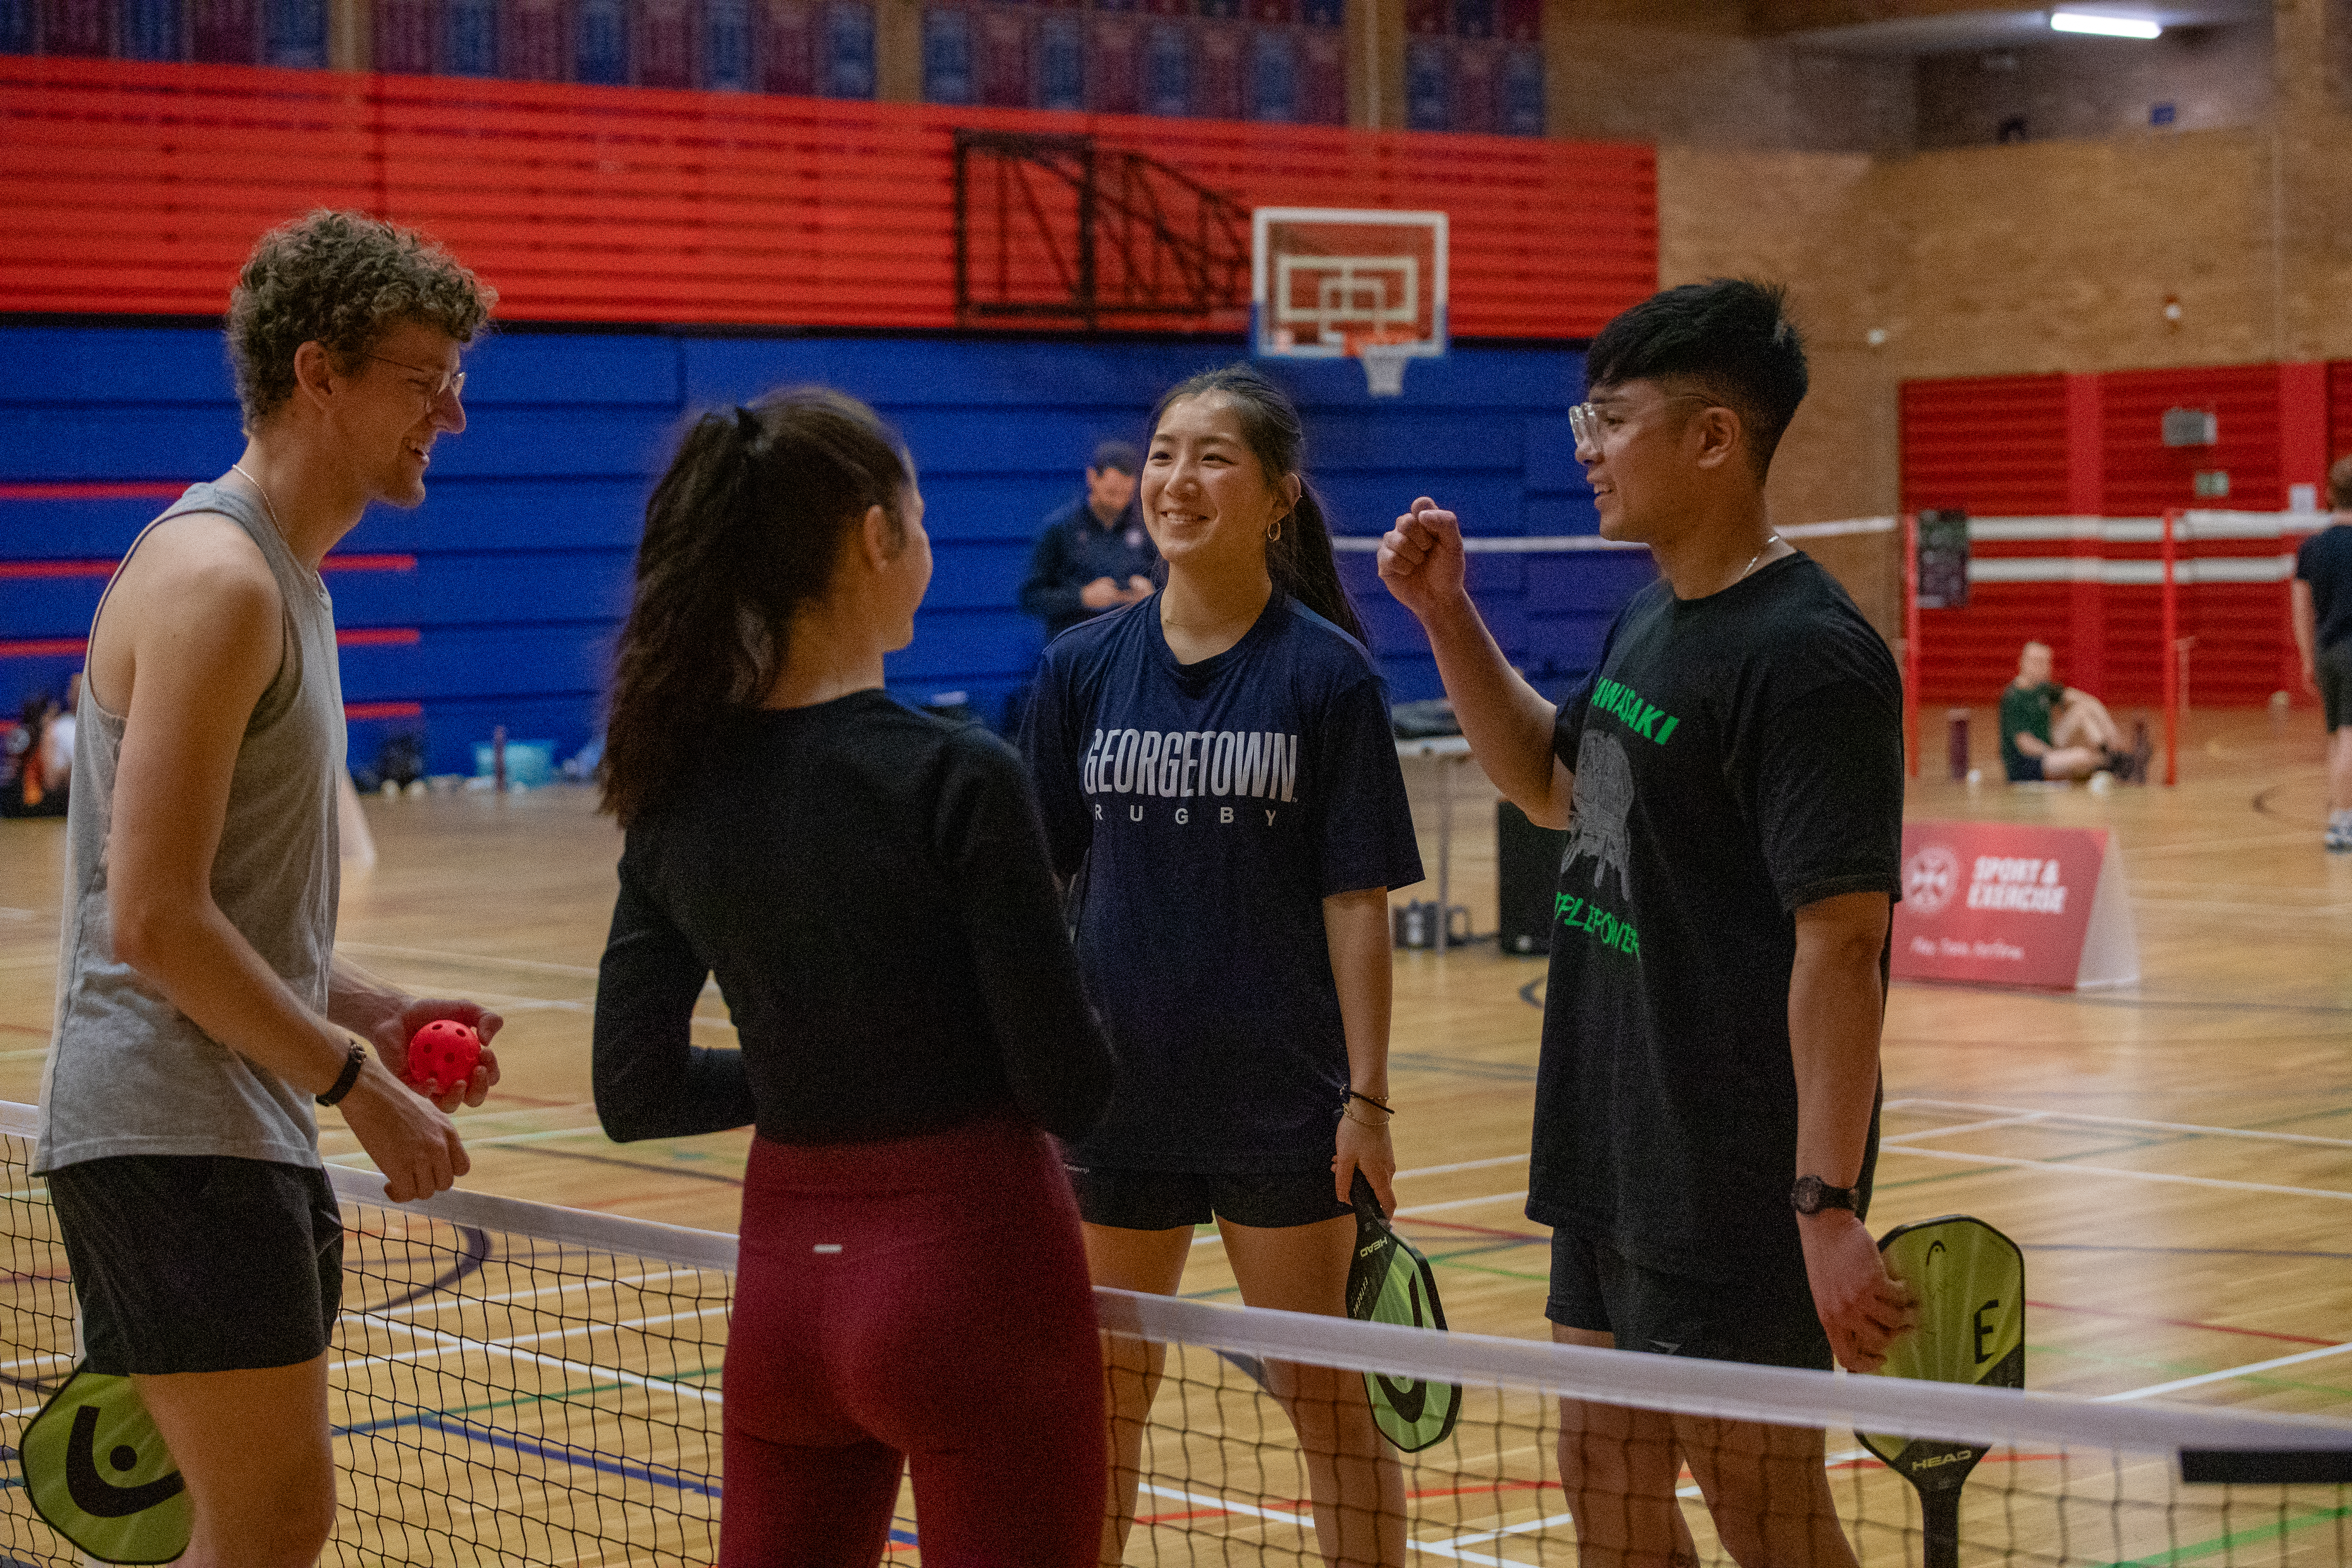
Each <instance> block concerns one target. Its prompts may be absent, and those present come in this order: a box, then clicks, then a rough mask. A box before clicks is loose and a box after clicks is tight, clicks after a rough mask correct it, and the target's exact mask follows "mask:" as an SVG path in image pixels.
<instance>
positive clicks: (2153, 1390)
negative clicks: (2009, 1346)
mask: <svg viewBox="0 0 2352 1568" xmlns="http://www.w3.org/2000/svg"><path fill="white" fill-rule="evenodd" d="M2347 1351H2352V1341H2347V1342H2345V1343H2343V1344H2340V1345H2327V1346H2325V1347H2323V1348H2322V1349H2319V1350H2315V1351H2297V1352H2295V1353H2294V1354H2293V1355H2283V1356H2273V1358H2271V1359H2270V1360H2269V1361H2257V1362H2249V1363H2246V1364H2245V1365H2243V1366H2232V1367H2226V1368H2224V1369H2223V1370H2221V1371H2220V1372H2205V1373H2198V1374H2197V1375H2196V1376H2195V1377H2177V1378H2174V1379H2173V1380H2172V1381H2171V1382H2170V1383H2154V1384H2149V1385H2148V1386H2147V1387H2146V1388H2134V1389H2130V1390H2127V1391H2126V1392H2125V1393H2122V1394H2098V1395H2095V1396H2094V1397H2093V1399H2092V1401H2091V1403H2092V1404H2094V1405H2120V1404H2123V1403H2124V1402H2125V1401H2126V1400H2131V1399H2153V1398H2155V1397H2156V1396H2157V1395H2158V1394H2172V1393H2177V1392H2178V1391H2179V1390H2180V1389H2184V1388H2200V1387H2202V1386H2204V1385H2205V1384H2209V1383H2226V1382H2228V1381H2229V1380H2230V1379H2231V1378H2233V1377H2252V1376H2253V1375H2254V1374H2255V1373H2263V1372H2273V1371H2276V1370H2277V1369H2278V1368H2280V1367H2283V1366H2294V1365H2297V1364H2299V1363H2303V1362H2307V1361H2325V1360H2326V1359H2327V1358H2328V1357H2329V1356H2336V1355H2342V1354H2344V1353H2345V1352H2347Z"/></svg>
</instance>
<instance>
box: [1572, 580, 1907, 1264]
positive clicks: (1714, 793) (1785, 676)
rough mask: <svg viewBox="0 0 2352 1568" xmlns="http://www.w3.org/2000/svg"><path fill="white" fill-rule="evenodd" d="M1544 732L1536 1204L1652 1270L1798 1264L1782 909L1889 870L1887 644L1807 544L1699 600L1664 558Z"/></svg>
mask: <svg viewBox="0 0 2352 1568" xmlns="http://www.w3.org/2000/svg"><path fill="white" fill-rule="evenodd" d="M1552 749H1553V752H1554V753H1555V754H1556V755H1557V756H1558V757H1559V760H1560V761H1561V762H1562V763H1566V764H1568V766H1569V767H1570V769H1572V770H1573V771H1574V773H1575V774H1576V791H1575V797H1574V805H1573V808H1572V814H1571V816H1570V824H1569V836H1568V842H1567V848H1566V853H1565V855H1564V857H1563V858H1562V860H1561V864H1560V876H1559V895H1558V899H1557V901H1556V904H1555V916H1556V918H1557V920H1558V921H1559V929H1557V930H1556V931H1553V933H1552V944H1551V978H1550V982H1549V986H1550V989H1549V994H1547V995H1546V997H1545V1002H1544V1033H1543V1053H1542V1057H1541V1058H1540V1060H1539V1063H1538V1068H1537V1074H1536V1118H1535V1147H1534V1153H1533V1158H1532V1161H1531V1169H1530V1171H1529V1173H1528V1218H1530V1219H1533V1220H1537V1221H1538V1222H1540V1223H1542V1224H1545V1225H1550V1226H1573V1227H1575V1228H1577V1229H1579V1230H1581V1231H1584V1232H1586V1233H1588V1234H1591V1235H1596V1236H1601V1237H1607V1238H1609V1239H1610V1240H1612V1242H1613V1243H1614V1244H1615V1245H1616V1247H1617V1248H1618V1250H1619V1251H1621V1252H1622V1253H1623V1254H1624V1255H1625V1256H1626V1257H1627V1258H1632V1259H1633V1261H1634V1262H1636V1263H1638V1264H1640V1265H1642V1266H1643V1268H1652V1269H1656V1270H1658V1271H1660V1272H1662V1273H1666V1274H1674V1275H1680V1276H1682V1277H1685V1278H1687V1279H1741V1278H1745V1279H1751V1280H1753V1279H1758V1278H1759V1277H1769V1278H1776V1279H1789V1278H1790V1277H1791V1276H1792V1275H1793V1278H1794V1279H1797V1280H1800V1281H1801V1280H1802V1279H1803V1278H1804V1274H1803V1269H1804V1256H1803V1249H1802V1246H1801V1242H1800V1241H1799V1239H1798V1236H1797V1224H1796V1220H1795V1218H1794V1216H1793V1215H1792V1212H1791V1211H1790V1207H1789V1189H1790V1185H1791V1184H1793V1183H1794V1182H1795V1180H1796V1178H1797V1177H1798V1176H1799V1175H1800V1174H1802V1173H1801V1172H1800V1171H1798V1170H1797V1169H1796V1152H1797V1080H1796V1070H1795V1068H1794V1065H1793V1063H1792V1061H1791V1059H1790V1042H1789V977H1790V968H1791V966H1792V965H1793V964H1794V963H1795V961H1796V953H1797V935H1796V920H1795V913H1796V911H1797V910H1799V909H1801V908H1802V907H1803V906H1805V905H1807V904H1810V903H1814V902H1817V901H1818V900H1822V899H1827V898H1832V897H1835V896H1836V895H1838V894H1841V893H1855V892H1874V893H1887V894H1895V893H1897V892H1898V891H1899V890H1900V888H1901V885H1902V884H1901V868H1902V855H1903V688H1902V680H1901V677H1900V676H1899V675H1898V674H1897V673H1896V670H1895V660H1894V658H1893V656H1892V655H1890V654H1889V653H1888V652H1887V650H1886V644H1885V641H1884V640H1883V639H1881V638H1880V637H1879V635H1878V634H1877V633H1876V632H1875V631H1874V630H1872V629H1871V626H1870V623H1869V622H1867V621H1865V620H1864V619H1863V617H1862V614H1861V612H1860V611H1858V610H1856V609H1855V608H1854V606H1853V600H1851V599H1849V598H1847V597H1846V595H1845V591H1844V590H1843V589H1842V588H1840V587H1839V586H1838V585H1837V583H1836V581H1835V580H1834V579H1832V577H1831V576H1830V575H1829V574H1828V573H1826V572H1824V571H1822V568H1821V567H1820V566H1819V565H1817V564H1815V563H1814V562H1813V561H1812V560H1811V558H1810V557H1808V556H1805V555H1802V554H1796V555H1790V556H1786V557H1784V558H1782V559H1781V560H1779V561H1775V562H1773V563H1771V564H1770V565H1769V566H1765V567H1762V568H1760V569H1759V570H1758V571H1757V572H1756V573H1755V574H1753V575H1752V576H1750V577H1748V579H1747V580H1746V581H1744V582H1740V583H1735V584H1732V585H1731V586H1730V587H1728V588H1726V589H1724V590H1723V591H1722V592H1721V593H1718V594H1714V595H1708V596H1707V597H1706V598H1702V599H1677V598H1675V594H1674V590H1673V588H1672V587H1671V586H1670V585H1669V584H1667V583H1666V582H1665V581H1664V579H1660V580H1659V581H1657V582H1655V583H1653V584H1650V586H1648V587H1647V588H1645V589H1643V591H1642V592H1641V593H1640V594H1639V595H1635V597H1634V599H1633V603H1632V604H1630V605H1626V607H1625V610H1624V612H1623V613H1622V615H1620V616H1618V617H1617V622H1616V624H1615V625H1614V626H1612V627H1611V628H1610V630H1609V637H1608V640H1607V641H1606V642H1605V643H1604V644H1603V646H1602V648H1601V668H1600V669H1599V670H1598V671H1596V672H1595V674H1594V676H1593V677H1592V679H1591V680H1590V681H1588V682H1587V683H1586V684H1585V686H1584V687H1583V688H1582V689H1580V690H1579V691H1577V692H1575V693H1573V694H1572V695H1570V698H1569V700H1567V701H1566V702H1564V703H1562V704H1561V705H1560V710H1559V723H1558V728H1557V729H1556V731H1555V732H1554V735H1553V741H1552ZM1881 963H1882V971H1881V974H1882V980H1883V978H1884V968H1883V964H1884V955H1883V954H1882V960H1881ZM1872 1134H1873V1136H1872V1140H1871V1143H1872V1148H1871V1158H1866V1159H1865V1161H1864V1168H1863V1177H1862V1184H1863V1187H1864V1205H1865V1206H1866V1205H1867V1191H1868V1187H1869V1184H1870V1177H1871V1164H1872V1163H1873V1161H1874V1156H1875V1152H1876V1150H1875V1145H1876V1136H1875V1134H1876V1121H1875V1118H1874V1119H1873V1124H1872ZM1822 1174H1824V1175H1828V1174H1831V1173H1827V1172H1824V1173H1822Z"/></svg>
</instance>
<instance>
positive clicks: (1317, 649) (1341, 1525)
mask: <svg viewBox="0 0 2352 1568" xmlns="http://www.w3.org/2000/svg"><path fill="white" fill-rule="evenodd" d="M1301 445H1302V433H1301V430H1300V426H1299V420H1298V413H1297V409H1296V408H1295V407H1293V406H1292V405H1291V403H1290V400H1289V399H1288V398H1287V397H1286V396H1285V395H1283V393H1282V392H1281V390H1280V389H1279V388H1277V387H1276V386H1275V385H1274V384H1272V383H1271V382H1268V381H1267V380H1266V379H1265V377H1263V376H1261V375H1260V374H1257V372H1255V370H1252V369H1250V368H1249V367H1247V366H1241V365H1237V366H1234V367H1231V368H1228V369H1224V370H1218V371H1212V372H1209V373H1206V374H1202V375H1198V376H1195V377H1193V378H1192V380H1190V381H1188V382H1185V383H1184V384H1182V385H1181V386H1179V387H1177V388H1176V389H1175V390H1174V391H1172V392H1171V393H1170V394H1169V395H1167V396H1166V397H1165V398H1163V399H1162V400H1161V401H1160V408H1159V410H1158V412H1157V414H1156V415H1155V416H1154V418H1153V431H1152V437H1151V446H1150V452H1149V454H1148V455H1147V456H1146V458H1145V459H1144V465H1143V475H1142V510H1143V519H1144V525H1145V526H1146V527H1147V528H1149V529H1150V531H1151V537H1152V541H1153V542H1154V543H1155V544H1157V545H1158V546H1159V548H1160V555H1161V556H1162V557H1163V558H1164V559H1165V560H1166V562H1167V565H1168V584H1167V586H1166V588H1165V589H1163V590H1162V591H1161V592H1160V593H1158V594H1156V595H1153V596H1152V597H1150V598H1149V599H1146V600H1144V601H1142V602H1141V603H1139V604H1137V605H1131V606H1129V608H1127V609H1124V610H1117V611H1113V612H1111V613H1110V614H1108V615H1105V616H1098V617H1097V618H1096V619H1094V620H1091V621H1088V622H1086V623H1084V624H1083V625H1081V626H1076V627H1074V628H1072V629H1071V630H1069V631H1067V632H1066V633H1064V634H1063V635H1062V636H1061V637H1057V638H1055V640H1054V642H1053V643H1052V645H1051V646H1050V647H1047V649H1046V650H1045V661H1044V665H1043V667H1042V668H1041V671H1040V674H1039V677H1038V679H1037V682H1036V685H1035V687H1034V693H1033V697H1032V703H1033V706H1032V708H1031V710H1030V714H1029V720H1028V724H1027V730H1026V737H1027V744H1028V747H1029V758H1030V766H1031V769H1032V771H1033V772H1034V774H1035V777H1036V782H1037V786H1038V795H1039V799H1040V803H1041V804H1042V805H1043V806H1044V807H1045V824H1046V836H1047V839H1048V841H1049V843H1050V844H1051V846H1052V849H1053V855H1054V861H1055V870H1056V871H1057V872H1058V873H1059V874H1060V875H1061V876H1062V877H1063V878H1064V879H1065V880H1066V882H1067V883H1068V884H1069V885H1070V889H1071V898H1072V899H1073V900H1074V901H1075V902H1076V904H1077V906H1078V916H1077V945H1078V960H1079V966H1080V968H1081V969H1082V970H1083V971H1084V973H1085V975H1086V979H1087V992H1088V994H1089V995H1091V996H1092V997H1093V998H1094V1000H1095V1004H1096V1005H1097V1007H1098V1008H1099V1009H1100V1010H1101V1012H1102V1014H1103V1019H1104V1024H1105V1026H1106V1028H1107V1029H1108V1032H1109V1034H1110V1037H1111V1039H1112V1041H1113V1043H1114V1044H1115V1045H1116V1046H1117V1047H1118V1054H1119V1067H1118V1075H1117V1079H1116V1087H1115V1089H1114V1091H1113V1093H1112V1097H1111V1104H1110V1110H1108V1113H1106V1115H1105V1116H1104V1118H1103V1120H1102V1121H1101V1122H1100V1123H1098V1124H1097V1126H1096V1127H1095V1129H1094V1130H1093V1131H1091V1132H1089V1133H1088V1134H1087V1135H1086V1136H1084V1137H1081V1138H1077V1139H1074V1140H1071V1141H1069V1142H1067V1143H1066V1146H1065V1149H1064V1155H1065V1158H1066V1160H1067V1162H1068V1163H1069V1167H1070V1173H1071V1176H1072V1179H1073V1181H1074V1183H1075V1184H1076V1188H1077V1194H1078V1208H1079V1213H1080V1215H1081V1216H1082V1217H1083V1218H1084V1219H1085V1221H1086V1244H1087V1266H1088V1268H1089V1269H1090V1270H1091V1271H1092V1274H1093V1277H1094V1281H1095V1283H1096V1284H1097V1285H1110V1286H1117V1287H1119V1288H1121V1289H1130V1290H1146V1291H1152V1292H1155V1293H1158V1294H1161V1295H1171V1294H1173V1293H1174V1292H1175V1290H1176V1289H1177V1286H1178V1283H1179V1282H1180V1281H1181V1279H1182V1277H1183V1273H1184V1258H1185V1253H1186V1251H1187V1249H1188V1248H1189V1247H1191V1245H1192V1233H1193V1227H1194V1226H1197V1225H1202V1224H1206V1223H1207V1222H1208V1221H1209V1220H1210V1219H1211V1218H1212V1217H1213V1218H1214V1219H1215V1221H1216V1223H1217V1226H1218V1228H1219V1230H1220V1233H1221V1234H1222V1235H1223V1239H1224V1244H1225V1255H1226V1257H1227V1258H1228V1259H1229V1260H1230V1261H1231V1262H1232V1264H1233V1268H1234V1278H1235V1279H1238V1280H1239V1281H1240V1284H1241V1289H1242V1299H1243V1300H1244V1301H1246V1302H1248V1303H1249V1304H1250V1305H1252V1306H1259V1307H1278V1308H1284V1309H1286V1310H1292V1311H1301V1312H1319V1313H1324V1314H1327V1315H1329V1316H1334V1317H1336V1316H1340V1315H1343V1314H1344V1312H1345V1311H1346V1303H1345V1296H1346V1291H1347V1280H1348V1265H1349V1260H1350V1256H1351V1253H1352V1251H1353V1247H1354V1242H1355V1236H1356V1230H1355V1221H1354V1219H1353V1217H1352V1215H1353V1213H1354V1210H1353V1208H1352V1207H1351V1206H1350V1204H1349V1194H1350V1190H1351V1186H1352V1184H1353V1183H1354V1180H1355V1178H1356V1176H1357V1174H1358V1173H1362V1175H1363V1176H1364V1177H1365V1178H1366V1179H1367V1180H1368V1181H1369V1182H1370V1184H1371V1187H1372V1190H1373V1191H1374V1193H1375V1194H1377V1195H1378V1197H1379V1199H1380V1202H1381V1205H1382V1207H1383V1208H1392V1207H1393V1206H1394V1199H1393V1197H1392V1196H1391V1192H1390V1186H1389V1184H1390V1178H1391V1176H1392V1175H1393V1174H1394V1173H1395V1169H1396V1156H1395V1154H1394V1152H1393V1151H1392V1150H1391V1148H1390V1145H1389V1131H1388V1120H1389V1114H1390V1111H1389V1107H1390V1105H1391V1101H1390V1099H1389V1088H1388V1032H1389V962H1390V959H1389V906H1388V889H1390V888H1391V887H1401V886H1404V885H1407V884H1410V883H1412V882H1416V881H1419V880H1420V879H1421V858H1420V855H1419V853H1418V851H1417V850H1416V849H1415V847H1414V843H1413V834H1412V816H1411V814H1410V812H1409V811H1408V809H1407V807H1406V804H1405V794H1404V781H1403V777H1402V773H1400V771H1399V769H1398V767H1397V761H1396V750H1395V744H1394V742H1393V741H1392V740H1391V734H1390V729H1389V718H1388V707H1387V702H1386V699H1385V694H1384V692H1383V690H1382V688H1381V678H1380V674H1379V671H1378V669H1377V668H1375V667H1374V665H1373V663H1372V660H1371V657H1370V654H1368V653H1367V652H1366V651H1365V648H1364V645H1363V634H1362V628H1361V626H1360V623H1359V622H1358V621H1357V619H1356V616H1355V612H1354V610H1353V608H1352V607H1351V606H1350V605H1349V603H1348V597H1347V595H1346V593H1345V591H1344V590H1343V589H1342V588H1341V587H1340V584H1339V570H1338V566H1337V563H1335V561H1334V560H1333V558H1332V553H1331V541H1330V534H1329V531H1328V528H1327V527H1326V525H1325V522H1324V519H1323V513H1322V509H1321V507H1320V506H1319V505H1318V503H1317V500H1316V498H1315V494H1314V491H1313V490H1312V489H1309V488H1308V486H1307V481H1306V479H1305V476H1304V475H1303V473H1302V472H1301V470H1300V448H1301ZM1106 1351H1107V1353H1108V1355H1109V1356H1110V1357H1111V1363H1110V1368H1109V1373H1110V1375H1109V1384H1110V1393H1111V1415H1112V1444H1113V1447H1112V1457H1111V1463H1112V1468H1113V1475H1112V1489H1111V1493H1112V1495H1111V1504H1110V1511H1111V1516H1112V1517H1111V1522H1110V1533H1109V1534H1108V1535H1107V1537H1106V1541H1105V1554H1106V1559H1107V1560H1112V1561H1115V1560H1116V1559H1115V1558H1114V1557H1112V1556H1111V1553H1112V1552H1113V1549H1114V1548H1115V1547H1117V1546H1120V1545H1123V1543H1124V1542H1125V1540H1126V1536H1127V1531H1128V1529H1129V1523H1130V1521H1132V1518H1133V1515H1134V1508H1135V1495H1136V1487H1137V1481H1138V1479H1139V1478H1138V1475H1137V1468H1136V1467H1137V1456H1138V1454H1139V1449H1140V1444H1141V1436H1142V1426H1141V1422H1142V1421H1143V1419H1144V1417H1145V1416H1146V1415H1148V1413H1149V1412H1150V1406H1151V1398H1152V1394H1153V1393H1154V1391H1155V1390H1156V1388H1157V1386H1158V1382H1159V1376H1160V1354H1159V1352H1158V1349H1157V1347H1152V1348H1151V1349H1150V1351H1149V1352H1147V1351H1146V1349H1145V1347H1142V1346H1139V1345H1137V1344H1134V1343H1132V1342H1125V1341H1113V1342H1108V1343H1107V1346H1106ZM1267 1375H1268V1381H1269V1383H1270V1384H1271V1386H1272V1388H1273V1390H1274V1392H1275V1394H1276V1396H1277V1397H1278V1398H1279V1399H1280V1400H1281V1401H1282V1402H1283V1404H1284V1405H1285V1406H1286V1408H1287V1410H1288V1411H1289V1414H1290V1418H1291V1422H1292V1425H1293V1426H1295V1427H1296V1428H1297V1432H1298V1435H1299V1440H1300V1447H1301V1448H1302V1450H1303V1451H1304V1452H1305V1455H1306V1458H1307V1474H1308V1478H1309V1480H1310V1483H1311V1486H1312V1490H1313V1493H1314V1505H1315V1523H1316V1532H1317V1536H1318V1541H1319V1542H1320V1544H1321V1547H1322V1551H1323V1555H1324V1558H1325V1560H1326V1561H1327V1562H1328V1563H1402V1562H1403V1561H1404V1509H1403V1490H1402V1480H1401V1479H1400V1477H1399V1472H1398V1469H1397V1465H1396V1460H1395V1458H1394V1457H1393V1455H1391V1453H1389V1451H1388V1450H1387V1449H1386V1448H1385V1447H1383V1445H1382V1443H1381V1438H1380V1436H1378V1433H1377V1430H1376V1428H1375V1427H1374V1426H1373V1425H1372V1420H1371V1414H1370V1408H1369V1407H1368V1406H1367V1405H1366V1404H1365V1401H1364V1392H1363V1380H1362V1379H1361V1378H1360V1377H1359V1376H1357V1375H1356V1374H1355V1373H1333V1372H1330V1371H1328V1370H1326V1369H1320V1368H1312V1367H1301V1366H1290V1365H1284V1364H1278V1363H1270V1364H1269V1365H1268V1367H1267Z"/></svg>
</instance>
